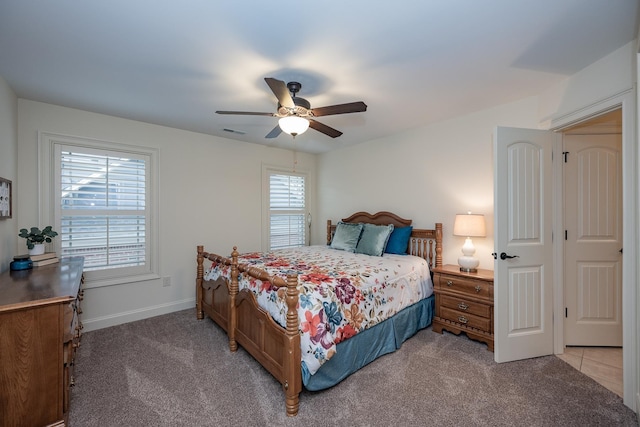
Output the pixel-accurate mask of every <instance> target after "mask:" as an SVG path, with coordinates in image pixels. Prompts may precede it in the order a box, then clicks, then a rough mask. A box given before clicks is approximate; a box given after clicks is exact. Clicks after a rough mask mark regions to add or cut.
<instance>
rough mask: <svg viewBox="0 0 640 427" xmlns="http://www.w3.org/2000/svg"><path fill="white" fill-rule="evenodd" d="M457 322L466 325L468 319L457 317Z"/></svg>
mask: <svg viewBox="0 0 640 427" xmlns="http://www.w3.org/2000/svg"><path fill="white" fill-rule="evenodd" d="M458 322H460V323H464V324H465V325H466V324H467V323H468V322H469V319H467V318H466V317H464V316H458Z"/></svg>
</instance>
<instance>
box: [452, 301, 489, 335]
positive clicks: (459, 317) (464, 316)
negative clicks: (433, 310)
mask: <svg viewBox="0 0 640 427" xmlns="http://www.w3.org/2000/svg"><path fill="white" fill-rule="evenodd" d="M440 317H442V318H443V319H446V320H449V321H451V322H455V323H459V324H461V325H463V326H466V327H470V328H475V329H480V330H481V331H485V332H491V319H487V318H484V317H479V316H475V315H473V314H470V313H465V312H463V311H458V310H452V309H450V308H447V307H441V309H440Z"/></svg>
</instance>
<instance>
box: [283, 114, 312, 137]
mask: <svg viewBox="0 0 640 427" xmlns="http://www.w3.org/2000/svg"><path fill="white" fill-rule="evenodd" d="M278 124H279V125H280V129H282V131H283V132H286V133H288V134H289V135H293V136H296V135H302V134H303V133H305V132H306V131H307V129H309V120H307V119H305V118H304V117H300V116H287V117H283V118H281V119H280V120H278Z"/></svg>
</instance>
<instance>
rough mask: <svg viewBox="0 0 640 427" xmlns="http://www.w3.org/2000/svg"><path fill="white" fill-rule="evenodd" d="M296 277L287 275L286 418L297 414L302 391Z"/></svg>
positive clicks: (295, 275) (283, 385) (284, 384)
mask: <svg viewBox="0 0 640 427" xmlns="http://www.w3.org/2000/svg"><path fill="white" fill-rule="evenodd" d="M298 298H299V295H298V275H297V274H289V275H287V297H286V300H287V328H286V332H285V335H286V340H287V346H286V352H287V354H285V357H284V383H283V384H282V387H283V388H284V394H285V402H286V407H287V416H289V417H293V416H295V415H297V414H298V407H299V405H300V392H301V391H302V371H301V369H300V359H301V354H300V351H301V350H300V332H299V329H298V327H299V322H298Z"/></svg>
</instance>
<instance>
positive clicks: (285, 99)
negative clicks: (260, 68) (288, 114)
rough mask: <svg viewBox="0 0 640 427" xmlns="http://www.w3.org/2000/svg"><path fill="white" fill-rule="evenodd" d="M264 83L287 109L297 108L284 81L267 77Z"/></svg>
mask: <svg viewBox="0 0 640 427" xmlns="http://www.w3.org/2000/svg"><path fill="white" fill-rule="evenodd" d="M264 81H265V82H267V84H268V85H269V87H270V88H271V91H272V92H273V94H274V95H275V96H276V98H278V102H279V103H280V105H282V106H283V107H287V108H296V104H294V103H293V99H292V98H291V94H290V93H289V89H287V85H286V84H285V83H284V82H283V81H282V80H278V79H274V78H271V77H265V78H264Z"/></svg>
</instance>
